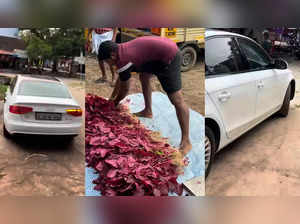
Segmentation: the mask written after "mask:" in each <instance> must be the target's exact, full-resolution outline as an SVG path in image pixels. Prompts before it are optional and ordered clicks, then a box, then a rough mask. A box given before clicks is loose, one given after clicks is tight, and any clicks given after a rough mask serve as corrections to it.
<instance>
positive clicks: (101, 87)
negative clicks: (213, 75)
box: [86, 58, 205, 115]
mask: <svg viewBox="0 0 300 224" xmlns="http://www.w3.org/2000/svg"><path fill="white" fill-rule="evenodd" d="M107 70H109V69H107ZM107 75H108V80H109V81H111V73H110V72H109V71H107ZM98 78H100V69H99V66H98V62H97V61H96V60H95V59H94V58H88V59H87V61H86V92H87V93H92V94H96V95H99V96H103V97H108V98H109V97H110V94H111V93H112V91H113V88H112V87H111V86H110V84H109V83H106V84H95V83H94V81H95V80H96V79H98ZM182 82H183V88H182V89H183V94H184V99H185V101H186V102H187V104H188V106H189V107H190V108H192V109H193V110H195V111H197V112H199V113H201V114H202V115H204V110H205V108H204V64H203V63H202V62H201V61H199V62H198V63H197V64H196V66H195V67H194V68H193V69H192V70H190V71H188V72H184V73H182ZM152 88H153V91H161V92H164V91H163V90H162V88H161V85H160V83H159V81H158V80H157V78H156V77H155V78H153V80H152ZM139 92H142V90H141V85H140V82H139V78H138V75H133V78H132V79H131V89H130V93H139Z"/></svg>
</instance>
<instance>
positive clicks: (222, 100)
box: [205, 36, 257, 139]
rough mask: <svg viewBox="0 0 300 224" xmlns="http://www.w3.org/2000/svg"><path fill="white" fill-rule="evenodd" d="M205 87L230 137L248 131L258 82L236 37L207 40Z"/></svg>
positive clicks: (253, 110)
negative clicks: (244, 57) (243, 55)
mask: <svg viewBox="0 0 300 224" xmlns="http://www.w3.org/2000/svg"><path fill="white" fill-rule="evenodd" d="M205 67H206V80H205V88H206V91H207V94H208V95H209V97H210V99H211V100H212V101H213V103H214V105H215V107H216V108H217V110H218V112H219V114H220V116H221V118H222V121H223V124H224V128H225V130H226V134H227V136H228V137H229V138H231V139H233V138H236V137H238V136H239V135H241V134H242V133H243V132H245V131H246V130H247V129H248V128H249V127H250V126H251V123H252V122H253V120H254V119H255V104H256V91H257V88H256V81H255V78H254V77H253V75H252V74H248V73H247V72H242V73H241V72H240V71H242V70H243V71H244V70H245V69H246V68H245V64H244V61H243V59H242V56H241V53H240V51H239V49H238V46H237V44H236V41H235V38H234V37H230V36H221V37H219V36H217V37H212V38H209V39H207V40H206V41H205Z"/></svg>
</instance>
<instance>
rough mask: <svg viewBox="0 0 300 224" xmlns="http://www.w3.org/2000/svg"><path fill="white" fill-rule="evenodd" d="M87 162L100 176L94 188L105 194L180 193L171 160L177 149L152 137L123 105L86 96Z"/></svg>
mask: <svg viewBox="0 0 300 224" xmlns="http://www.w3.org/2000/svg"><path fill="white" fill-rule="evenodd" d="M85 130H86V136H85V142H86V163H87V166H88V167H92V168H94V170H95V172H96V173H98V174H99V177H98V178H97V179H95V180H94V181H93V183H94V184H95V185H96V186H95V190H98V191H101V194H102V195H104V196H122V195H126V196H130V195H132V196H145V195H146V196H167V195H168V193H169V192H175V193H177V194H179V195H181V194H182V185H181V184H178V183H177V181H176V179H177V177H178V175H179V173H178V169H177V166H176V165H175V164H174V163H173V162H172V158H173V156H174V153H175V152H176V150H175V149H174V148H172V147H171V146H170V145H169V144H166V143H165V142H164V141H162V140H161V141H159V140H154V138H153V136H152V134H153V133H152V132H151V131H150V130H147V129H146V128H145V127H144V126H143V125H142V124H141V123H140V122H139V121H138V120H137V119H135V118H134V117H132V116H131V115H130V114H129V113H128V112H127V110H126V108H125V107H122V109H119V108H116V107H115V106H114V104H113V103H112V102H111V101H108V100H105V99H103V98H101V97H98V96H95V95H90V94H88V95H87V96H86V128H85Z"/></svg>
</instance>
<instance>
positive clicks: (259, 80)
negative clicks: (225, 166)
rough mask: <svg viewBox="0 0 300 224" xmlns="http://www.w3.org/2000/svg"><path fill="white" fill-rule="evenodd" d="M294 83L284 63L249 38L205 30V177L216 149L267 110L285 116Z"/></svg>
mask: <svg viewBox="0 0 300 224" xmlns="http://www.w3.org/2000/svg"><path fill="white" fill-rule="evenodd" d="M295 85H296V83H295V79H294V77H293V74H292V72H291V71H290V70H289V69H288V65H287V63H286V62H285V61H283V60H282V59H272V58H271V57H270V56H269V55H268V54H267V53H266V51H265V50H264V49H263V48H262V47H261V46H260V45H259V44H257V43H256V42H255V41H253V40H252V39H250V38H247V37H245V36H242V35H238V34H234V33H228V32H224V31H217V30H207V31H206V34H205V91H206V93H205V170H206V176H207V175H208V173H209V170H210V168H211V164H212V161H213V159H214V156H215V154H216V153H217V152H218V151H219V150H221V149H222V148H224V147H225V146H226V145H228V144H229V143H231V142H232V141H234V140H235V139H237V138H238V137H239V136H241V135H242V134H244V133H245V132H247V131H248V130H249V129H251V128H253V127H254V126H256V125H257V124H259V123H260V122H262V121H263V120H265V119H266V118H268V117H269V116H271V115H272V114H274V113H278V114H279V115H281V116H283V117H285V116H287V115H288V112H289V105H290V101H291V100H292V99H293V98H294V95H295Z"/></svg>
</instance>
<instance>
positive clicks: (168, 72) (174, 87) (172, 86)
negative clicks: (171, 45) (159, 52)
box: [137, 51, 181, 94]
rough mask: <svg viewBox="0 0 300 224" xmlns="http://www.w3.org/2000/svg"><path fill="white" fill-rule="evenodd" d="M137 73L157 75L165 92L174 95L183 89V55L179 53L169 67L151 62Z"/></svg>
mask: <svg viewBox="0 0 300 224" xmlns="http://www.w3.org/2000/svg"><path fill="white" fill-rule="evenodd" d="M137 72H141V73H143V72H145V73H151V74H154V75H156V76H157V78H158V80H159V82H160V84H161V85H162V87H163V89H164V91H165V92H166V93H168V94H171V93H174V92H176V91H178V90H180V89H181V53H180V51H178V52H177V54H176V55H175V57H174V58H173V60H172V61H171V63H170V64H169V65H166V64H164V63H162V62H160V61H151V62H148V63H146V64H144V65H142V66H141V68H140V69H139V70H137Z"/></svg>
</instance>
